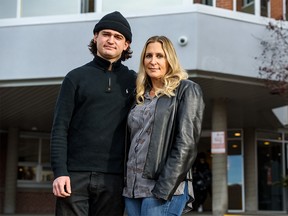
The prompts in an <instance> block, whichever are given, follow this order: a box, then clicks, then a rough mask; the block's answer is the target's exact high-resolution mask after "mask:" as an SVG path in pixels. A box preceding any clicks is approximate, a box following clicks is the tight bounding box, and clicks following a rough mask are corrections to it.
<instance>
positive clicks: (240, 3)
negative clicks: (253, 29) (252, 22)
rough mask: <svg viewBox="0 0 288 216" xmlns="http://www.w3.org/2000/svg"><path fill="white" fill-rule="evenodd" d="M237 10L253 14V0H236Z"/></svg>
mask: <svg viewBox="0 0 288 216" xmlns="http://www.w3.org/2000/svg"><path fill="white" fill-rule="evenodd" d="M237 11H239V12H243V13H249V14H254V13H255V12H254V11H255V5H254V1H253V0H237Z"/></svg>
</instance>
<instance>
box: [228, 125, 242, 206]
mask: <svg viewBox="0 0 288 216" xmlns="http://www.w3.org/2000/svg"><path fill="white" fill-rule="evenodd" d="M242 137H243V134H242V131H241V130H228V131H227V153H228V158H227V159H228V161H227V163H228V167H227V178H228V210H229V212H233V211H235V212H236V211H237V212H239V211H243V210H244V206H243V205H244V174H243V155H242V152H243V151H242V146H243V145H242Z"/></svg>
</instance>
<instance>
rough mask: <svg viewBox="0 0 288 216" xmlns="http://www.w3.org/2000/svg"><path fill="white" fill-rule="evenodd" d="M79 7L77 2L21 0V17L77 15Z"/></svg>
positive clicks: (73, 0)
mask: <svg viewBox="0 0 288 216" xmlns="http://www.w3.org/2000/svg"><path fill="white" fill-rule="evenodd" d="M55 5H57V7H55ZM80 7H81V2H80V1H79V0H49V1H47V0H22V1H21V17H34V16H50V15H63V14H79V13H80Z"/></svg>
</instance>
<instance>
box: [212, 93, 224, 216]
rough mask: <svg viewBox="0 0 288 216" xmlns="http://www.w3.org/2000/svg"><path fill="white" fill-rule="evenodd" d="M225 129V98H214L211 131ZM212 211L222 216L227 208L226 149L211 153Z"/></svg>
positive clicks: (217, 215)
mask: <svg viewBox="0 0 288 216" xmlns="http://www.w3.org/2000/svg"><path fill="white" fill-rule="evenodd" d="M213 131H225V132H226V131H227V113H226V99H224V98H223V99H215V100H214V103H213V110H212V132H213ZM212 197H213V198H212V212H213V215H216V216H223V215H224V214H225V213H226V212H227V209H228V186H227V149H226V153H219V154H213V155H212Z"/></svg>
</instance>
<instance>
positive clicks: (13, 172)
mask: <svg viewBox="0 0 288 216" xmlns="http://www.w3.org/2000/svg"><path fill="white" fill-rule="evenodd" d="M18 140H19V130H18V128H9V130H8V144H7V154H6V155H7V159H6V172H5V193H4V213H5V214H13V213H15V210H16V192H17V190H16V189H17V173H18Z"/></svg>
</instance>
